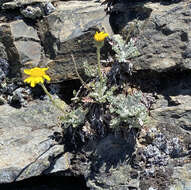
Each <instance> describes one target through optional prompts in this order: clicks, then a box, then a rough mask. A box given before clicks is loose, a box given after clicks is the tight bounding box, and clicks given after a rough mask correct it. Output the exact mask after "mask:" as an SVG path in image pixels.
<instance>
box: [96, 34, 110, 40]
mask: <svg viewBox="0 0 191 190" xmlns="http://www.w3.org/2000/svg"><path fill="white" fill-rule="evenodd" d="M108 36H109V34H108V33H105V32H99V33H98V32H96V34H95V35H94V40H95V41H97V42H102V41H104V40H105V38H106V37H108Z"/></svg>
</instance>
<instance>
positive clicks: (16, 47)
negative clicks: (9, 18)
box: [0, 20, 43, 75]
mask: <svg viewBox="0 0 191 190" xmlns="http://www.w3.org/2000/svg"><path fill="white" fill-rule="evenodd" d="M0 33H1V38H0V42H2V44H3V45H4V46H5V48H6V52H7V54H8V60H9V62H10V70H11V72H12V74H13V75H15V74H18V73H20V67H22V65H24V63H25V62H28V61H32V63H33V65H37V64H38V63H39V62H40V58H41V54H42V53H43V49H42V48H41V45H40V39H39V37H38V35H37V31H36V30H35V29H34V28H33V27H31V26H29V25H27V24H26V23H25V22H24V21H23V20H17V21H13V22H11V23H10V24H5V23H2V24H0Z"/></svg>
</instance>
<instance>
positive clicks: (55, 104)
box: [40, 83, 65, 113]
mask: <svg viewBox="0 0 191 190" xmlns="http://www.w3.org/2000/svg"><path fill="white" fill-rule="evenodd" d="M40 85H41V87H42V89H43V90H44V92H45V93H46V94H47V95H48V97H49V98H50V101H51V102H52V103H53V105H54V106H55V107H57V108H58V109H59V110H61V111H62V112H64V113H65V110H63V108H61V107H60V106H59V105H58V104H57V103H56V101H55V100H54V98H53V97H52V95H51V94H50V93H49V92H48V90H47V88H46V87H45V85H44V84H43V83H40Z"/></svg>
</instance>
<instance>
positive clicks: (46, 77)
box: [43, 74, 51, 81]
mask: <svg viewBox="0 0 191 190" xmlns="http://www.w3.org/2000/svg"><path fill="white" fill-rule="evenodd" d="M43 77H44V78H45V79H46V80H48V81H50V80H51V79H50V77H49V76H48V75H46V74H45V75H43Z"/></svg>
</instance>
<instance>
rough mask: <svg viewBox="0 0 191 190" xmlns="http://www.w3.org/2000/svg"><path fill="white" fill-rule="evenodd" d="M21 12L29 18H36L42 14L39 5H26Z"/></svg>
mask: <svg viewBox="0 0 191 190" xmlns="http://www.w3.org/2000/svg"><path fill="white" fill-rule="evenodd" d="M21 14H22V15H23V16H24V17H26V18H30V19H37V18H40V17H42V16H43V15H44V12H43V9H42V7H41V6H40V5H33V6H27V7H26V8H25V9H22V10H21Z"/></svg>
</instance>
